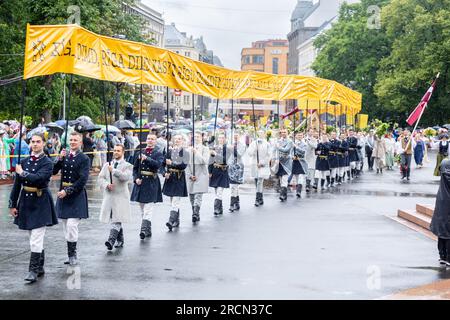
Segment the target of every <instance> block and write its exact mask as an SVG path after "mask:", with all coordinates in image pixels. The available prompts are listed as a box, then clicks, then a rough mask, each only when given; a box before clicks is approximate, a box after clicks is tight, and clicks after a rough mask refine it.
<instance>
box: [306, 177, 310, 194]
mask: <svg viewBox="0 0 450 320" xmlns="http://www.w3.org/2000/svg"><path fill="white" fill-rule="evenodd" d="M305 191H306V193H309V192H310V191H311V180H309V179H306V188H305Z"/></svg>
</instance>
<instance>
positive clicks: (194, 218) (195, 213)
mask: <svg viewBox="0 0 450 320" xmlns="http://www.w3.org/2000/svg"><path fill="white" fill-rule="evenodd" d="M192 208H193V213H192V222H193V223H196V222H199V221H200V207H199V206H193V207H192Z"/></svg>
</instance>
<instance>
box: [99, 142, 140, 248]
mask: <svg viewBox="0 0 450 320" xmlns="http://www.w3.org/2000/svg"><path fill="white" fill-rule="evenodd" d="M113 158H114V160H113V161H112V162H111V163H105V165H104V166H103V168H102V170H101V171H100V174H99V176H98V184H99V186H100V190H103V202H102V207H101V209H100V221H101V222H103V223H108V224H111V230H110V232H109V238H108V240H107V241H106V242H105V246H106V247H107V248H108V250H112V249H113V247H114V244H115V243H116V241H117V245H116V246H115V247H116V248H121V247H123V245H124V242H125V241H124V235H123V226H122V223H126V222H130V221H131V206H130V191H129V190H128V183H129V182H130V181H131V178H132V176H133V165H132V164H131V163H129V162H127V161H125V146H124V145H123V144H119V143H117V144H116V145H115V146H114V150H113ZM111 179H112V182H111Z"/></svg>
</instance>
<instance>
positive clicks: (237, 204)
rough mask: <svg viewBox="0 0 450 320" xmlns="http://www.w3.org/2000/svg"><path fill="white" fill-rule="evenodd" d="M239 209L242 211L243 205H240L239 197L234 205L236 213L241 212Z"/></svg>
mask: <svg viewBox="0 0 450 320" xmlns="http://www.w3.org/2000/svg"><path fill="white" fill-rule="evenodd" d="M239 209H241V205H240V201H239V196H237V197H236V202H235V203H234V211H239Z"/></svg>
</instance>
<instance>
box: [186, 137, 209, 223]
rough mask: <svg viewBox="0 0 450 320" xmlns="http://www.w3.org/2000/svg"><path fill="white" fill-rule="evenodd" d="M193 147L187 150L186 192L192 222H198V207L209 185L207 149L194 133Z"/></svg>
mask: <svg viewBox="0 0 450 320" xmlns="http://www.w3.org/2000/svg"><path fill="white" fill-rule="evenodd" d="M194 139H195V147H192V146H191V148H190V149H189V151H190V153H189V156H190V160H189V165H188V166H187V167H186V177H187V178H188V179H187V190H188V193H189V199H190V201H191V206H192V222H193V223H196V222H198V221H200V207H201V206H202V199H203V194H204V193H208V185H209V173H208V162H209V148H208V147H206V146H204V145H203V135H202V134H201V132H198V131H197V132H195V134H194Z"/></svg>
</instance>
